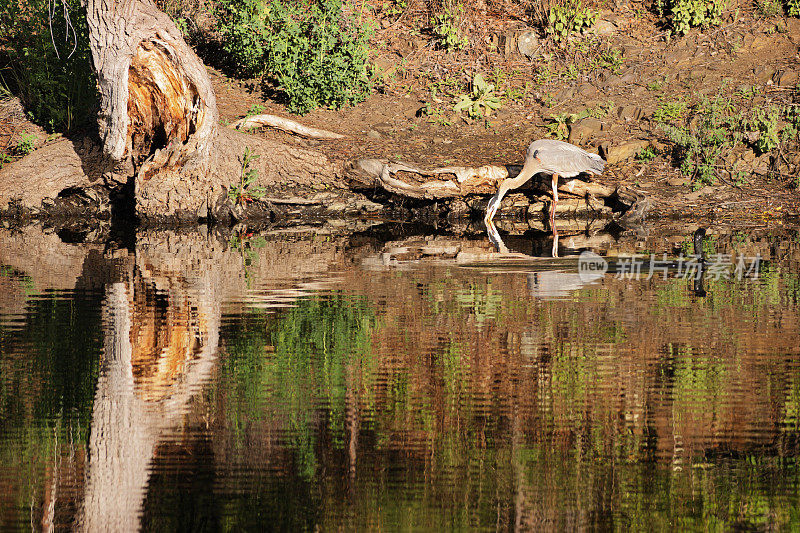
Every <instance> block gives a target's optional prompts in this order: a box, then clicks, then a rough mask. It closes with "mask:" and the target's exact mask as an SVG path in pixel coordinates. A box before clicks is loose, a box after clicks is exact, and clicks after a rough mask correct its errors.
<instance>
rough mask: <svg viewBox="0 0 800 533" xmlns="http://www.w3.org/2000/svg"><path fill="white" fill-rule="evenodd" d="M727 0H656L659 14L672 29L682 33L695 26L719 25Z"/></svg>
mask: <svg viewBox="0 0 800 533" xmlns="http://www.w3.org/2000/svg"><path fill="white" fill-rule="evenodd" d="M727 4H728V2H727V0H657V2H656V8H657V10H658V12H659V15H660V16H661V17H663V18H665V19H666V21H667V23H668V24H669V26H670V28H671V29H672V31H674V32H675V33H677V34H681V35H682V34H684V33H686V32H687V31H689V28H693V27H695V26H719V25H720V24H721V23H722V12H723V11H724V10H725V8H726V7H727Z"/></svg>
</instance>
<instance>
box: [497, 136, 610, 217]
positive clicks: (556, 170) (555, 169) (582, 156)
mask: <svg viewBox="0 0 800 533" xmlns="http://www.w3.org/2000/svg"><path fill="white" fill-rule="evenodd" d="M605 164H606V162H605V160H603V158H602V157H600V156H599V155H597V154H590V153H589V152H587V151H586V150H582V149H581V148H578V147H577V146H575V145H572V144H569V143H565V142H564V141H555V140H553V139H540V140H538V141H533V142H532V143H531V145H530V146H529V147H528V153H527V155H526V156H525V164H524V165H523V166H522V170H520V172H519V174H518V175H517V177H515V178H506V179H504V180H503V181H502V182H501V183H500V187H498V189H497V194H495V195H494V196H493V197H492V199H491V200H489V203H488V205H487V206H486V216H485V220H486V221H487V222H491V221H492V219H493V218H494V215H495V213H497V209H498V208H499V207H500V200H502V199H503V196H505V194H506V193H507V192H508V191H510V190H512V189H516V188H517V187H521V186H522V185H524V184H525V182H526V181H528V180H529V179H531V178H532V177H533V176H535V175H536V174H539V173H543V174H550V175H551V176H552V180H553V203H552V206H551V208H550V226H551V228H553V230H554V231H555V216H556V202H558V177H559V176H563V177H565V178H572V177H575V176H577V175H578V174H583V173H587V174H602V172H603V168H605Z"/></svg>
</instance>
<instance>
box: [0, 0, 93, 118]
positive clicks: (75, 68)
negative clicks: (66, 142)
mask: <svg viewBox="0 0 800 533" xmlns="http://www.w3.org/2000/svg"><path fill="white" fill-rule="evenodd" d="M49 5H50V3H49V2H48V1H47V0H3V1H2V2H0V77H2V80H3V82H4V83H7V84H8V86H9V89H10V90H11V92H12V93H14V94H15V95H17V96H19V98H20V100H21V101H22V103H23V105H24V106H25V110H26V112H27V113H28V115H29V118H30V119H31V120H33V121H34V122H36V123H37V124H39V125H41V126H42V127H44V128H45V129H47V130H48V131H51V132H52V131H60V132H71V131H75V130H79V129H81V128H84V127H86V126H87V125H88V124H90V123H91V122H93V115H94V113H92V108H93V107H95V106H96V104H97V98H98V96H97V90H96V86H97V83H96V77H95V75H94V72H93V71H92V64H91V53H90V51H89V37H88V35H89V30H88V26H87V24H86V14H85V11H84V9H83V8H82V7H81V3H80V1H79V0H67V1H66V2H65V3H64V10H63V12H62V10H61V9H60V8H59V9H58V10H56V13H55V14H54V16H53V17H52V19H51V20H50V19H49V17H48V6H49ZM59 5H60V2H59ZM51 25H52V30H51ZM51 31H52V33H51Z"/></svg>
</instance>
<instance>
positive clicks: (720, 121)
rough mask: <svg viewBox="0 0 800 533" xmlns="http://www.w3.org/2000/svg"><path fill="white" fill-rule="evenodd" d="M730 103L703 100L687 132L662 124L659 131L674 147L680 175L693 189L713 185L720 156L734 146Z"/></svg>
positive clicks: (677, 127) (717, 99)
mask: <svg viewBox="0 0 800 533" xmlns="http://www.w3.org/2000/svg"><path fill="white" fill-rule="evenodd" d="M731 110H732V108H731V105H730V101H729V100H725V99H723V98H716V99H714V100H703V102H702V103H701V104H700V105H699V106H698V108H697V109H696V112H695V116H694V119H695V120H696V123H695V127H694V128H691V129H688V128H684V127H680V126H675V125H672V124H661V125H660V127H661V129H662V130H663V131H664V132H665V133H666V134H667V137H668V138H669V139H670V140H671V141H672V142H673V143H675V148H676V150H675V154H674V155H675V157H676V159H677V160H678V162H679V163H680V169H681V172H683V173H684V174H686V175H689V176H691V177H692V180H693V184H694V186H695V187H700V186H701V185H705V184H711V183H715V182H716V180H717V165H718V161H719V159H720V156H721V155H722V154H723V152H724V151H725V150H726V149H728V148H730V147H731V146H732V145H733V142H734V134H735V131H736V129H735V128H736V124H735V122H734V120H732V117H731Z"/></svg>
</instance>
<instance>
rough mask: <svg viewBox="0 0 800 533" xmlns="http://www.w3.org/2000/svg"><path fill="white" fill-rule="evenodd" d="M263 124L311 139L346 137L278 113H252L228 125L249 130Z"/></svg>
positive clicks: (236, 128) (232, 127)
mask: <svg viewBox="0 0 800 533" xmlns="http://www.w3.org/2000/svg"><path fill="white" fill-rule="evenodd" d="M263 126H269V127H270V128H275V129H278V130H281V131H286V132H289V133H293V134H295V135H300V136H301V137H307V138H309V139H321V140H336V139H344V137H345V136H344V135H342V134H341V133H334V132H332V131H328V130H323V129H320V128H313V127H311V126H306V125H304V124H300V123H299V122H297V121H294V120H291V119H288V118H284V117H279V116H276V115H252V116H249V117H244V118H242V119H239V120H237V121H236V122H234V123H233V124H230V125H229V126H228V127H229V128H231V129H235V130H240V131H247V130H252V129H254V128H261V127H263Z"/></svg>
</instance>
